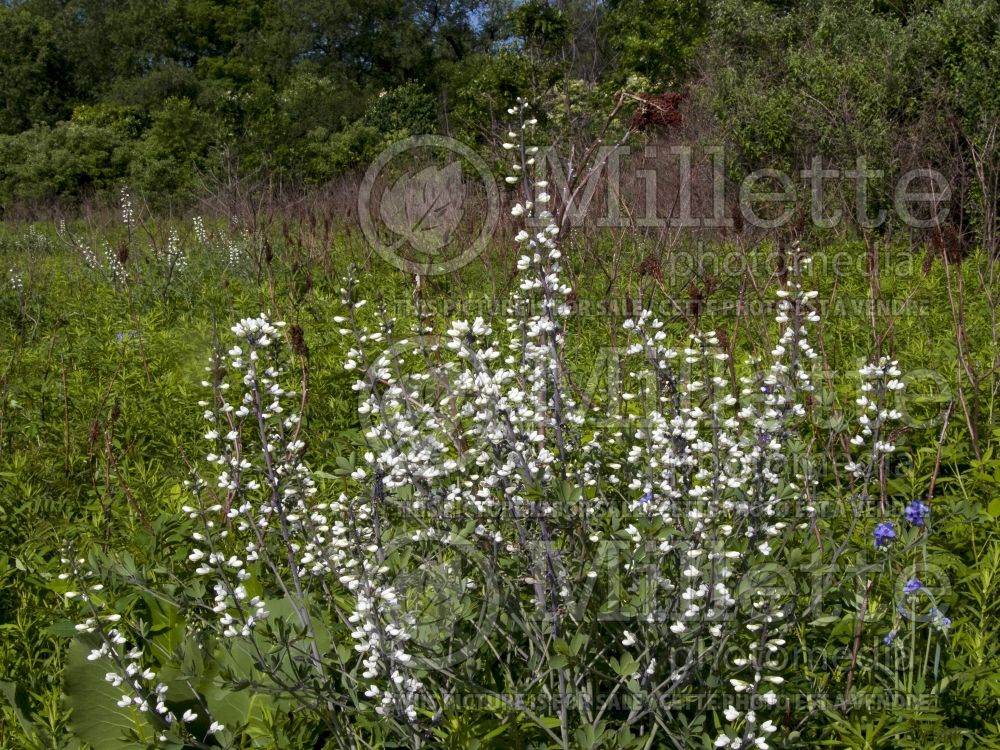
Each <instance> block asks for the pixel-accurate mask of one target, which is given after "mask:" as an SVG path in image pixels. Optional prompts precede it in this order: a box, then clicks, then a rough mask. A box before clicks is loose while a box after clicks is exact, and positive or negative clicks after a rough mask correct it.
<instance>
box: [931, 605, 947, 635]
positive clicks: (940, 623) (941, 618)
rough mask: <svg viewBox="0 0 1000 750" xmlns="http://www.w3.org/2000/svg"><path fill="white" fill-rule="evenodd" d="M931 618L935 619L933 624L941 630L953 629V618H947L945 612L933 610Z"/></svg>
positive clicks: (935, 608)
mask: <svg viewBox="0 0 1000 750" xmlns="http://www.w3.org/2000/svg"><path fill="white" fill-rule="evenodd" d="M931 616H932V617H933V618H934V619H933V620H932V621H931V624H932V625H934V626H936V627H938V628H940V629H941V630H947V629H948V628H950V627H951V618H950V617H945V615H944V612H942V611H941V610H940V609H938V608H937V607H934V609H932V610H931Z"/></svg>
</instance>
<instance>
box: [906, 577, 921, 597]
mask: <svg viewBox="0 0 1000 750" xmlns="http://www.w3.org/2000/svg"><path fill="white" fill-rule="evenodd" d="M923 587H924V584H922V583H921V582H920V579H919V578H911V579H910V580H909V581H907V582H906V584H904V586H903V593H904V594H915V593H917V592H918V591H920V589H922V588H923Z"/></svg>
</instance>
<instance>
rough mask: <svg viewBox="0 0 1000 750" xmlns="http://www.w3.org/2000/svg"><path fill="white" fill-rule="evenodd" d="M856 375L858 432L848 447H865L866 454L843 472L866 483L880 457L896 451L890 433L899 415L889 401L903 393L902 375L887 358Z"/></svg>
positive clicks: (865, 367)
mask: <svg viewBox="0 0 1000 750" xmlns="http://www.w3.org/2000/svg"><path fill="white" fill-rule="evenodd" d="M858 373H859V375H860V376H861V386H860V388H861V395H860V396H858V398H857V401H856V403H857V405H858V406H859V407H860V409H861V414H860V415H859V416H858V423H859V424H860V425H861V429H860V430H859V431H858V433H857V434H856V435H855V436H854V437H853V438H851V444H852V445H855V446H859V447H860V446H865V445H867V446H868V454H867V456H865V457H864V458H863V459H859V460H857V461H851V462H848V464H847V465H846V466H845V468H846V469H847V471H849V472H850V473H851V474H852V475H853V476H855V477H857V478H858V479H863V480H864V481H865V483H867V482H868V481H870V480H871V479H872V477H873V473H874V471H875V470H876V469H877V468H878V467H879V465H880V463H881V460H882V457H884V456H885V455H886V454H888V453H892V452H893V451H894V450H895V445H894V444H893V443H892V438H891V434H890V433H889V431H890V429H891V426H892V423H893V422H898V421H899V419H900V417H901V416H902V415H901V414H900V413H899V412H898V411H897V410H896V409H894V408H892V406H891V405H890V398H891V397H892V395H893V394H894V393H895V392H897V391H902V390H903V389H904V388H905V385H904V383H903V381H902V380H900V375H901V374H902V373H901V372H900V370H899V367H898V366H897V362H896V361H895V360H890V359H888V358H886V357H883V358H881V359H880V360H879V361H878V362H877V363H873V364H868V365H865V366H864V367H862V368H861V369H860V370H859V371H858Z"/></svg>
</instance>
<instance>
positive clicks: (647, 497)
mask: <svg viewBox="0 0 1000 750" xmlns="http://www.w3.org/2000/svg"><path fill="white" fill-rule="evenodd" d="M639 502H640V503H651V502H653V491H652V490H649V491H647V492H646V494H645V495H643V496H642V498H641V499H640V500H639Z"/></svg>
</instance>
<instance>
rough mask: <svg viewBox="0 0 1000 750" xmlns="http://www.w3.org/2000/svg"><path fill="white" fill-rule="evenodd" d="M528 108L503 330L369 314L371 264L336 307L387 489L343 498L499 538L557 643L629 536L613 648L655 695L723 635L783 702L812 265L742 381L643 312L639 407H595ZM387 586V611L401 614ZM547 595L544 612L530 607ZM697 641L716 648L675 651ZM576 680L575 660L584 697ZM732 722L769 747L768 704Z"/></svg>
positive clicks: (522, 126) (737, 669)
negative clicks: (765, 364) (791, 518)
mask: <svg viewBox="0 0 1000 750" xmlns="http://www.w3.org/2000/svg"><path fill="white" fill-rule="evenodd" d="M527 110H528V108H527V105H526V104H525V103H523V102H521V103H519V105H518V106H517V107H515V108H513V109H512V110H511V114H513V115H515V116H517V117H518V124H519V129H518V130H511V132H510V133H509V134H508V136H509V138H510V140H509V141H508V142H507V143H505V144H504V149H505V150H506V151H508V152H513V153H514V154H515V155H516V161H515V163H514V164H512V171H513V174H511V175H510V176H509V177H508V178H507V182H508V184H511V185H518V186H520V188H521V189H522V191H523V198H522V200H521V201H518V202H517V203H516V204H515V205H514V206H513V208H512V214H513V215H514V216H516V217H520V218H522V220H524V221H525V224H526V228H525V229H523V230H521V231H520V232H518V234H517V236H516V237H515V241H516V242H517V243H518V245H519V247H520V249H521V255H520V257H519V259H518V262H517V268H518V271H519V273H520V277H519V284H518V289H517V291H516V292H515V294H514V295H513V297H512V300H511V304H510V307H509V308H508V311H507V317H506V319H505V320H504V322H503V326H502V328H501V330H500V331H498V330H496V328H495V326H494V324H493V323H491V322H488V321H486V320H484V319H483V318H476V319H475V320H471V321H466V320H455V321H452V322H451V323H450V325H449V326H448V327H447V330H446V331H445V332H444V333H443V335H436V334H435V329H434V328H433V326H431V325H430V324H429V322H428V321H426V320H424V319H418V320H417V321H416V322H415V323H414V324H413V325H412V326H410V327H409V328H408V329H406V331H405V333H403V334H400V333H399V331H398V330H397V328H398V327H399V323H398V321H396V320H395V319H391V318H388V317H387V316H386V315H385V314H384V313H380V312H377V313H376V320H377V323H376V326H375V328H374V329H372V328H368V327H367V326H366V319H365V317H364V315H363V310H362V309H363V308H364V307H365V306H366V301H365V300H364V299H359V298H357V295H356V291H357V290H356V287H355V285H354V284H353V283H349V284H348V285H347V286H346V287H345V289H344V290H343V296H344V305H345V313H344V315H342V316H341V317H339V318H338V319H337V322H338V323H340V324H341V325H343V326H344V328H343V333H345V334H348V335H352V336H354V337H355V345H354V347H353V348H352V349H351V351H350V352H349V359H348V361H347V363H346V365H345V366H346V369H347V370H349V371H351V372H358V373H363V374H362V375H361V377H360V378H359V379H358V380H357V382H356V383H355V385H354V388H355V390H357V391H358V392H359V394H360V402H359V412H360V413H361V415H362V417H363V420H364V424H365V425H366V434H365V437H366V439H367V440H368V443H369V445H370V449H371V453H370V455H369V456H367V457H366V463H367V464H369V466H368V467H366V468H365V469H358V470H357V471H355V473H354V478H355V479H356V480H358V481H359V482H362V483H363V486H368V487H369V492H368V493H367V494H366V495H363V496H361V498H355V499H353V500H352V499H350V498H344V501H345V503H347V504H348V506H347V507H350V508H355V507H357V508H362V509H364V512H365V513H366V514H370V517H371V518H372V521H371V527H372V529H373V530H374V531H376V532H377V531H378V530H382V533H383V534H386V535H387V537H386V538H389V536H391V535H392V534H395V535H399V534H402V533H407V534H411V535H412V536H413V538H414V539H419V538H436V539H442V540H445V539H453V538H455V537H456V535H461V534H471V536H472V537H473V538H474V539H477V540H480V543H482V544H485V545H486V546H487V548H488V549H491V550H493V553H492V554H495V555H497V556H499V557H498V562H497V566H498V568H497V569H493V570H491V573H492V577H491V578H490V581H489V583H490V586H491V587H492V588H493V589H494V590H495V591H497V592H498V596H499V597H500V598H501V599H502V600H503V601H505V602H507V603H508V604H507V606H508V607H510V606H519V607H522V610H521V613H522V614H520V615H518V617H517V619H518V620H519V621H523V622H524V623H525V625H524V629H525V632H523V633H518V634H517V636H516V637H517V638H518V639H521V638H524V639H527V640H528V642H532V643H535V645H536V646H537V647H538V648H539V649H541V650H543V651H544V650H546V649H547V648H549V647H548V646H546V643H547V642H549V639H551V638H552V637H553V636H555V637H559V636H560V635H561V634H562V633H564V632H572V631H573V630H574V629H575V628H577V627H579V623H580V622H582V621H588V622H589V621H591V618H594V617H596V616H597V613H598V612H599V611H600V610H602V609H603V608H605V607H606V606H607V605H608V602H605V601H600V602H597V601H595V600H594V598H593V597H592V596H591V595H590V592H591V590H592V584H588V583H587V582H588V581H593V580H594V579H595V578H596V577H597V576H598V575H599V574H598V573H597V570H596V568H599V567H600V565H599V564H598V563H597V562H596V561H597V560H599V559H600V555H601V554H602V551H606V550H607V549H609V548H615V549H616V550H617V551H618V553H620V554H623V555H624V560H625V561H626V563H625V567H624V572H623V573H621V574H620V575H621V580H619V581H616V584H617V589H616V590H617V594H616V595H617V596H618V597H619V599H618V601H617V602H616V603H615V606H616V607H617V608H618V611H617V612H616V613H615V615H616V619H618V620H623V619H624V620H627V621H629V624H628V626H627V628H623V629H619V630H618V631H617V636H616V638H615V642H617V643H619V644H620V649H619V651H620V654H619V656H618V657H616V659H617V662H616V663H621V660H624V659H629V661H628V663H635V664H636V665H637V668H638V669H639V670H640V673H641V676H640V678H639V679H637V680H636V681H635V682H634V683H627V681H625V680H623V682H622V685H620V686H619V689H625V690H627V691H631V692H632V693H633V694H634V695H635V697H637V698H645V699H650V698H653V699H655V698H662V697H663V696H664V695H668V694H672V693H673V692H675V691H678V690H682V689H683V688H684V686H686V685H690V684H691V683H692V681H694V680H695V679H697V677H696V675H697V673H698V670H699V668H700V667H701V666H702V665H704V664H705V663H707V662H711V661H712V660H713V659H717V658H718V657H719V654H720V649H721V646H722V644H723V643H726V644H728V646H729V649H730V650H729V651H728V653H729V654H734V653H736V654H737V655H736V656H734V657H731V661H730V662H729V663H725V664H723V665H721V666H720V669H721V674H723V675H731V677H730V678H729V680H728V685H729V686H730V687H731V688H732V689H733V690H735V691H736V692H738V693H741V694H742V695H743V697H744V698H746V699H747V700H748V702H749V701H752V702H754V703H756V704H759V705H763V706H768V705H775V704H776V703H777V701H778V695H777V689H778V686H779V685H780V684H781V683H782V682H783V679H782V677H781V676H780V675H779V674H778V667H777V664H778V662H777V660H776V655H777V653H778V652H779V651H780V650H781V649H782V648H783V647H784V646H785V645H786V643H787V639H786V637H785V635H786V630H787V626H786V624H785V621H786V619H787V618H786V615H787V612H788V609H787V606H788V601H787V598H786V597H787V592H775V591H774V590H773V587H772V588H770V589H769V588H767V587H765V586H763V585H759V584H758V585H753V584H752V583H751V585H750V586H749V587H748V586H747V583H748V580H749V581H753V576H754V575H755V573H754V572H753V571H754V570H755V569H759V568H760V566H762V565H765V566H766V564H767V562H768V561H769V560H772V559H774V557H775V556H776V555H777V554H778V553H779V552H780V550H781V547H782V543H783V542H782V539H783V535H784V532H785V530H786V529H787V526H788V525H787V523H786V522H785V521H783V520H782V519H781V518H780V515H779V514H778V507H779V503H780V502H781V501H782V500H784V499H787V498H788V497H789V496H793V495H796V494H798V493H800V492H802V491H804V490H805V489H806V488H805V485H806V484H807V483H808V482H809V481H810V480H809V479H808V478H807V477H802V476H799V475H797V474H796V473H795V471H794V470H793V468H792V463H791V462H790V461H788V460H787V452H788V450H789V446H790V445H791V444H792V443H793V442H794V438H795V433H796V422H797V420H799V419H800V418H801V417H802V416H803V415H804V413H805V412H804V408H803V406H802V404H801V402H800V401H799V400H798V396H799V395H800V394H801V393H803V392H808V391H809V390H810V389H811V387H812V386H811V383H810V379H809V374H808V372H809V363H810V362H811V361H812V360H813V359H815V357H816V353H815V351H814V350H813V349H812V347H811V346H810V345H809V343H808V338H807V324H808V323H810V322H814V321H816V320H817V319H818V316H817V314H816V313H815V311H813V310H811V308H810V301H811V300H812V299H813V298H814V297H815V293H814V292H809V291H804V290H803V289H802V288H801V286H800V285H798V284H797V283H796V284H795V285H793V286H792V287H790V288H789V289H788V290H786V291H784V292H782V294H781V299H780V301H779V316H778V322H779V324H780V325H781V335H780V337H779V340H778V343H777V345H776V346H775V348H774V351H773V356H774V359H773V362H772V364H771V365H770V368H769V370H768V371H767V372H765V373H764V374H761V375H747V376H745V377H744V378H742V380H741V382H740V383H739V384H736V387H735V390H734V384H733V383H732V382H731V380H730V379H729V375H728V373H729V369H728V356H729V355H728V354H727V353H726V352H725V351H724V350H722V349H721V347H720V342H719V338H718V336H717V335H716V334H714V333H712V332H707V333H702V334H696V335H693V336H692V337H691V338H690V340H689V341H688V343H687V346H685V347H683V348H682V349H681V350H680V351H678V350H675V349H673V348H671V347H669V346H668V341H667V334H666V333H665V331H664V324H663V323H662V322H661V321H658V320H656V319H655V318H654V317H653V316H652V315H651V314H650V313H648V312H640V313H639V314H638V315H637V316H635V317H634V318H633V319H631V320H629V321H627V322H626V323H625V333H626V335H627V337H628V340H629V343H628V344H627V345H626V349H625V352H624V357H625V360H626V362H627V366H626V368H625V369H626V370H627V372H628V376H627V378H626V382H627V383H628V385H629V388H628V390H627V391H626V392H623V393H622V394H621V399H622V402H623V404H624V405H625V408H624V409H622V410H621V411H619V410H616V409H607V410H601V409H591V410H588V409H586V408H584V407H583V406H582V405H581V404H580V403H579V402H578V399H576V398H575V397H574V395H573V394H574V390H573V388H572V386H571V381H570V377H569V373H568V372H567V369H566V366H565V364H564V356H565V352H564V350H565V330H566V322H567V318H568V316H569V315H570V307H569V305H568V304H567V297H568V295H569V294H570V292H571V289H570V287H569V286H568V285H566V284H565V283H564V282H563V281H562V275H561V267H560V262H561V251H560V249H559V247H558V244H557V242H556V238H557V235H558V229H557V227H556V224H555V221H554V217H553V215H552V213H551V212H550V211H549V210H548V204H549V203H550V201H551V198H550V196H549V194H548V192H547V188H548V185H547V183H546V182H545V181H544V180H535V179H533V178H532V177H531V173H532V167H533V166H534V159H535V152H536V150H535V149H534V148H533V147H532V146H530V145H528V143H527V142H526V141H527V138H528V137H529V136H530V133H531V130H532V128H533V126H534V124H535V123H536V120H535V118H533V117H531V116H530V115H529V114H528V111H527ZM528 227H532V229H530V230H529V228H528ZM796 258H797V260H796V263H797V264H799V265H802V266H804V265H806V264H807V262H808V261H807V259H806V258H804V257H803V256H802V254H801V253H797V254H796ZM414 355H415V356H414ZM414 367H416V368H417V372H413V371H412V369H411V368H414ZM442 384H446V387H443V386H442ZM631 405H634V407H635V408H631ZM567 493H568V494H567ZM362 498H363V499H362ZM373 500H376V502H373ZM355 503H357V505H354V504H355ZM353 514H354V511H349V512H348V513H347V515H348V516H352V515H353ZM366 517H369V516H367V515H366ZM387 529H392V531H391V532H387V531H386V530H387ZM385 547H386V543H385V541H384V540H383V541H382V543H381V545H380V544H379V542H378V539H377V537H376V538H374V539H372V543H371V545H370V546H369V547H367V549H368V550H369V556H370V558H371V562H370V565H371V566H372V567H374V566H375V565H376V564H377V563H378V562H380V561H381V562H384V563H386V564H390V560H389V559H388V558H386V557H380V554H381V551H382V550H384V549H385ZM501 560H502V561H501ZM748 577H749V579H748ZM741 584H742V585H741ZM738 589H742V591H740V590H738ZM744 592H748V593H744ZM396 593H398V595H399V597H400V598H401V599H402V600H404V601H405V600H407V599H408V597H407V596H406V594H407V592H406V591H399V592H396ZM365 603H366V605H368V604H369V603H370V602H369V601H366V602H365ZM389 604H390V603H389V602H382V601H375V602H374V603H373V608H374V609H377V610H378V611H379V612H380V614H381V615H382V617H389V616H390V615H393V614H395V610H393V608H392V607H391V606H389ZM368 611H369V610H366V613H367V612H368ZM530 613H535V614H536V615H537V616H538V617H540V618H541V624H537V623H536V624H534V625H532V624H529V623H532V622H535V621H534V618H533V617H531V616H529V615H530ZM605 614H606V612H605ZM604 619H606V617H605V618H604ZM604 627H613V626H612V625H610V624H608V625H606V626H604ZM619 627H620V626H619ZM609 635H610V633H609ZM489 637H492V638H495V639H498V640H499V641H501V642H502V641H503V640H504V639H505V638H510V637H512V635H511V634H506V633H491V634H489ZM535 639H537V642H536V640H535ZM735 643H740V644H742V650H741V651H740V650H736V649H734V648H733V646H734V644H735ZM681 648H688V649H691V650H692V651H693V652H697V653H700V654H701V656H700V658H699V659H696V660H692V661H691V662H690V663H686V664H671V661H672V660H671V659H670V658H669V657H670V654H671V653H672V652H673V651H675V650H677V649H681ZM538 668H541V666H539V667H538ZM564 677H565V675H564ZM577 677H579V675H577V676H576V677H574V676H572V675H570V676H568V677H566V678H565V679H564V680H561V681H560V680H558V679H557V682H558V683H559V687H557V688H555V689H557V690H559V691H560V695H561V698H562V699H565V703H566V704H567V705H568V704H570V703H571V702H572V700H571V699H572V698H573V696H572V695H569V694H567V691H572V690H573V687H572V684H573V682H574V680H575V679H577ZM525 678H526V679H527V675H525ZM532 678H537V675H534V674H533V675H532ZM436 679H440V678H439V677H436ZM553 679H555V678H553ZM626 683H627V686H626ZM374 697H376V698H377V697H378V693H377V692H376V693H374ZM654 703H655V700H654ZM727 720H728V721H729V722H730V723H729V724H728V725H727V726H726V728H725V730H724V731H723V732H722V733H720V735H719V737H718V739H717V741H716V746H718V747H734V748H735V747H748V746H756V747H760V748H766V747H767V746H768V744H767V737H768V735H769V734H770V733H772V732H773V731H775V729H776V727H775V725H774V724H773V723H772V722H770V721H765V720H763V719H758V716H757V714H756V713H754V712H753V711H749V712H740V711H737V710H736V709H733V710H732V711H731V712H729V713H728V714H727Z"/></svg>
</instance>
